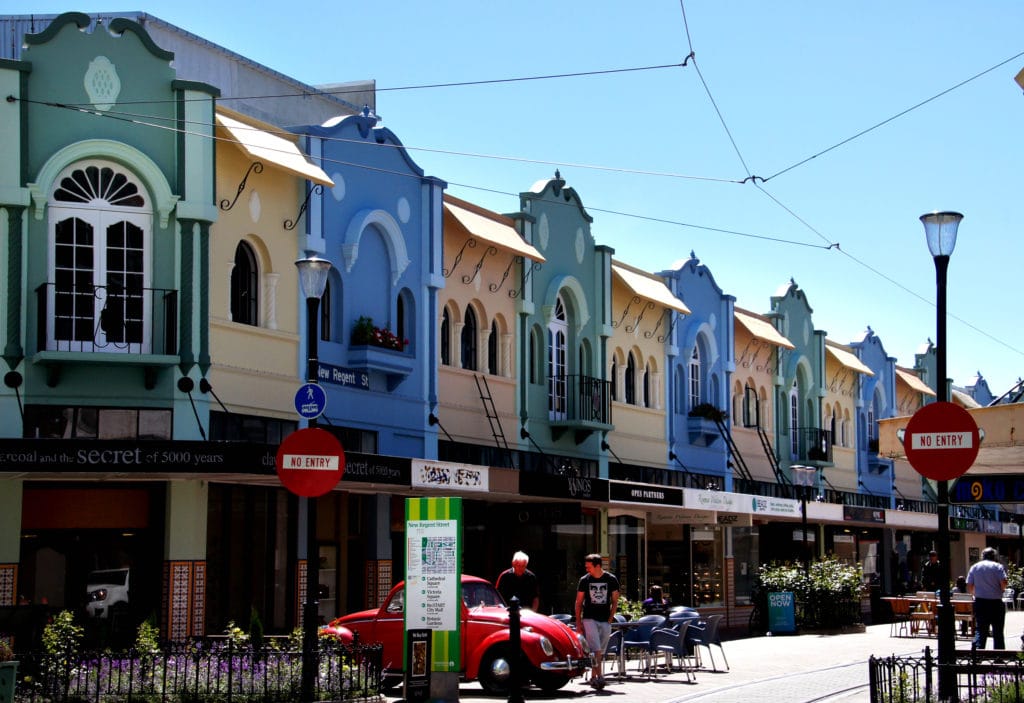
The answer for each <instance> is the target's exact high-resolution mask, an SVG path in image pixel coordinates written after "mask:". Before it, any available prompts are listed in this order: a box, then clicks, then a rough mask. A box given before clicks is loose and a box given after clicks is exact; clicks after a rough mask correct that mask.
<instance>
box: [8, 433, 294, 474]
mask: <svg viewBox="0 0 1024 703" xmlns="http://www.w3.org/2000/svg"><path fill="white" fill-rule="evenodd" d="M276 460H277V445H276V444H254V443H252V442H191V441H181V440H179V441H171V440H159V439H146V440H120V439H117V440H115V439H58V440H54V439H3V440H0V473H6V472H11V471H16V472H19V473H31V472H33V471H45V472H48V473H62V472H103V473H105V472H108V471H116V472H117V473H118V474H127V475H131V474H133V473H139V474H141V473H154V472H156V473H194V474H202V473H206V472H214V473H217V474H223V473H228V472H230V473H239V474H267V475H273V474H274V472H275V471H276ZM26 478H31V476H27V477H26Z"/></svg>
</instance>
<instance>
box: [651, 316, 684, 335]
mask: <svg viewBox="0 0 1024 703" xmlns="http://www.w3.org/2000/svg"><path fill="white" fill-rule="evenodd" d="M680 317H682V314H680V313H679V312H675V313H674V314H673V315H672V322H670V323H669V325H668V329H667V330H665V334H663V335H661V336H660V337H658V341H659V342H664V341H665V340H666V339H668V338H669V337H671V336H672V330H673V329H674V328H675V326H676V320H678V319H679V318H680ZM654 329H655V330H657V329H658V328H657V327H655V328H654Z"/></svg>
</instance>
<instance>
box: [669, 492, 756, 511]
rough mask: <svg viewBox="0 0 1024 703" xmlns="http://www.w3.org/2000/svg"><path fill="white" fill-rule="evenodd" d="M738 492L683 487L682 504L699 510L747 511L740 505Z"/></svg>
mask: <svg viewBox="0 0 1024 703" xmlns="http://www.w3.org/2000/svg"><path fill="white" fill-rule="evenodd" d="M741 504H742V501H741V500H740V494H739V493H726V492H724V491H702V490H699V489H696V488H684V489H683V505H685V506H686V507H687V508H699V509H701V510H725V511H727V512H733V513H737V512H747V511H746V510H744V509H743V508H742V507H741Z"/></svg>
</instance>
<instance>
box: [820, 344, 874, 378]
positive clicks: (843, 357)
mask: <svg viewBox="0 0 1024 703" xmlns="http://www.w3.org/2000/svg"><path fill="white" fill-rule="evenodd" d="M825 351H827V352H828V353H829V354H831V355H832V358H833V359H835V360H836V361H838V362H839V363H840V364H842V365H843V366H845V367H846V368H848V369H850V370H851V371H856V372H857V373H862V374H864V375H865V376H874V375H875V372H874V371H872V370H871V369H869V368H868V367H867V366H865V365H864V364H863V363H862V362H861V360H860V359H858V358H857V357H856V356H855V355H853V354H851V353H850V352H848V351H846V350H845V349H837V348H836V347H830V346H828V345H827V344H826V345H825Z"/></svg>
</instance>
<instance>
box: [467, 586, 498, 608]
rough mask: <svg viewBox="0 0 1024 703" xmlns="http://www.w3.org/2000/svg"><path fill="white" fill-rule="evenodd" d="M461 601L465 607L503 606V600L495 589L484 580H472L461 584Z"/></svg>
mask: <svg viewBox="0 0 1024 703" xmlns="http://www.w3.org/2000/svg"><path fill="white" fill-rule="evenodd" d="M462 602H463V603H464V604H465V605H466V607H467V608H476V607H479V606H481V605H500V606H502V607H504V606H505V601H504V600H503V599H502V597H501V594H500V593H498V591H497V589H495V588H494V586H492V585H491V584H489V583H487V582H486V581H473V582H470V583H464V584H462Z"/></svg>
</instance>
